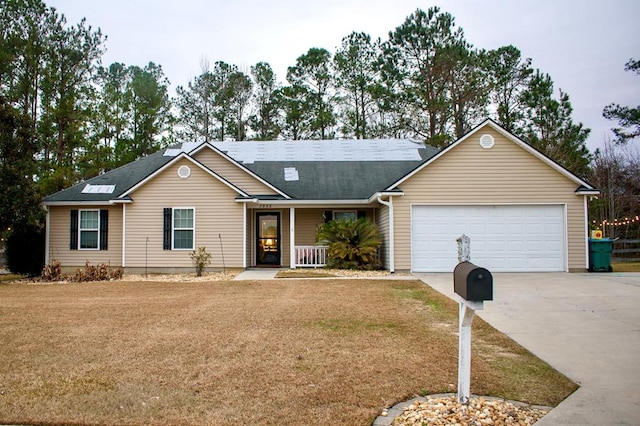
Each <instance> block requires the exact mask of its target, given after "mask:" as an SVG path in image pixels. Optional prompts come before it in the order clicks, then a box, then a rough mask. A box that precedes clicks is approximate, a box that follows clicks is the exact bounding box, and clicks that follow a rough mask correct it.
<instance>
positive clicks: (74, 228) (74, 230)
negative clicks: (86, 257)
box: [69, 210, 78, 250]
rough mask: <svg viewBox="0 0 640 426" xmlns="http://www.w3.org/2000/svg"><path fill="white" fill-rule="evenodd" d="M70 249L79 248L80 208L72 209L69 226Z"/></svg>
mask: <svg viewBox="0 0 640 426" xmlns="http://www.w3.org/2000/svg"><path fill="white" fill-rule="evenodd" d="M69 249H70V250H78V210H71V227H70V228H69Z"/></svg>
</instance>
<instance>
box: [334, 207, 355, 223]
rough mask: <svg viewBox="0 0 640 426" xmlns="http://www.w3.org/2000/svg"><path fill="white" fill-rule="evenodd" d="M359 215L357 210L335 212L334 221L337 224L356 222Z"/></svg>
mask: <svg viewBox="0 0 640 426" xmlns="http://www.w3.org/2000/svg"><path fill="white" fill-rule="evenodd" d="M357 218H358V214H357V212H356V211H355V210H334V211H333V220H335V221H336V222H349V221H351V222H355V221H356V219H357Z"/></svg>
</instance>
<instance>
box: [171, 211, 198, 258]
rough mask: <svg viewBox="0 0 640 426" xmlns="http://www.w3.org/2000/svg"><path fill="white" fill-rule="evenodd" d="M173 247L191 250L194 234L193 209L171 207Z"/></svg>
mask: <svg viewBox="0 0 640 426" xmlns="http://www.w3.org/2000/svg"><path fill="white" fill-rule="evenodd" d="M172 234H173V249H174V250H193V249H194V246H195V244H194V241H193V240H194V236H195V209H194V208H174V209H173V229H172Z"/></svg>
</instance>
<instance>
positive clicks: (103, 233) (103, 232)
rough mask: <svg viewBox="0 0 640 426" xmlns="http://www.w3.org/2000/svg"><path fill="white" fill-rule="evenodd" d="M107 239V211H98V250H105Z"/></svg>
mask: <svg viewBox="0 0 640 426" xmlns="http://www.w3.org/2000/svg"><path fill="white" fill-rule="evenodd" d="M108 239H109V210H100V250H106V249H107V240H108Z"/></svg>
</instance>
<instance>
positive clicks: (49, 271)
mask: <svg viewBox="0 0 640 426" xmlns="http://www.w3.org/2000/svg"><path fill="white" fill-rule="evenodd" d="M40 278H41V279H42V281H47V282H51V281H61V280H68V281H73V282H86V281H111V280H119V279H120V278H122V269H121V268H111V267H110V266H109V265H108V264H107V263H100V264H98V265H95V266H94V265H91V264H90V263H89V261H87V263H86V264H85V266H84V269H81V268H78V269H76V272H75V273H74V274H73V275H66V276H65V275H62V268H61V266H60V262H58V261H57V260H54V261H52V262H51V263H49V264H48V265H45V266H44V267H43V268H42V272H41V274H40Z"/></svg>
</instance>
